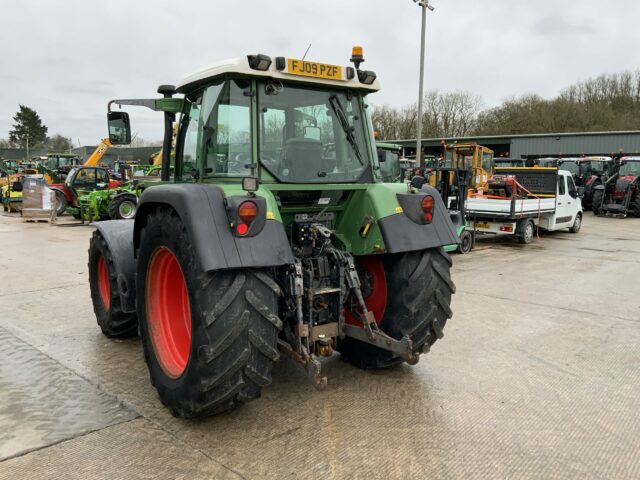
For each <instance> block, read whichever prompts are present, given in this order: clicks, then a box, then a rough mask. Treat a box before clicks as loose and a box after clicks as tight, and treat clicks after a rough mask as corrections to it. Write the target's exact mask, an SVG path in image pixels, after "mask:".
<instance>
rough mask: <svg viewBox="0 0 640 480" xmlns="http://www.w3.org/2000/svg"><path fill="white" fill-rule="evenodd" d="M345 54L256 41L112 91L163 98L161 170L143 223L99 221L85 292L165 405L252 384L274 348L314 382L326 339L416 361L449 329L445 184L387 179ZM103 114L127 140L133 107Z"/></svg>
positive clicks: (450, 234) (194, 406)
mask: <svg viewBox="0 0 640 480" xmlns="http://www.w3.org/2000/svg"><path fill="white" fill-rule="evenodd" d="M352 61H353V62H354V64H355V65H354V67H341V66H336V65H328V64H321V63H315V62H309V61H303V60H297V59H292V58H285V57H269V56H266V55H248V56H245V57H242V58H239V59H236V60H231V61H226V62H223V63H220V64H218V65H215V66H214V67H212V68H210V69H208V70H205V71H203V72H200V73H197V74H195V75H193V76H190V77H188V78H187V79H186V80H185V81H183V82H182V83H181V84H180V85H179V86H178V87H177V92H178V93H179V94H181V95H182V96H176V88H175V87H172V86H161V87H160V88H159V89H158V91H159V93H161V94H162V95H163V98H155V99H147V100H114V101H112V102H110V104H109V105H110V106H111V105H114V104H115V105H142V106H147V107H149V108H151V109H153V110H156V111H161V112H164V120H165V121H164V124H165V136H164V149H163V155H162V175H161V177H162V181H161V182H158V183H156V184H154V185H153V186H149V188H147V189H146V190H145V191H144V192H143V193H142V195H141V197H140V200H139V203H138V212H137V215H136V218H135V221H133V222H123V221H107V222H98V223H97V230H96V232H95V234H94V236H93V238H92V240H91V243H90V249H89V279H90V285H91V298H92V301H93V305H94V310H95V313H96V316H97V319H98V323H99V325H100V327H101V329H102V331H103V332H104V333H105V334H106V335H108V336H110V337H118V336H124V335H130V334H135V333H136V332H138V331H139V332H140V335H141V338H142V344H143V347H144V351H145V359H146V361H147V365H148V367H149V371H150V375H151V381H152V383H153V385H154V386H155V388H156V389H157V391H158V394H159V396H160V398H161V400H162V402H163V403H164V404H165V405H166V406H167V407H168V408H170V409H171V411H172V412H173V413H174V415H177V416H181V417H197V416H203V415H211V414H215V413H219V412H223V411H226V410H229V409H232V408H235V407H237V406H239V405H241V404H243V403H245V402H247V401H249V400H252V399H254V398H258V397H259V396H260V392H261V390H262V388H263V387H265V386H266V385H267V384H269V383H270V381H271V369H272V365H273V362H275V361H277V360H278V358H279V357H280V354H284V355H285V356H287V357H289V358H290V359H292V360H293V361H294V362H295V363H296V364H298V365H299V366H300V367H301V368H302V369H303V370H304V371H305V372H306V373H307V375H308V377H309V378H310V379H311V380H312V382H313V383H314V384H315V385H317V386H319V387H322V386H324V385H325V384H326V378H325V377H324V376H323V375H322V374H321V363H320V361H319V358H320V357H322V356H330V355H331V354H332V353H333V352H334V351H335V350H338V351H339V352H340V353H341V355H342V356H343V357H344V358H345V359H346V360H348V361H350V362H352V363H354V364H355V365H357V366H359V367H363V368H384V367H389V366H392V365H396V364H399V363H402V362H406V363H409V364H415V363H416V362H417V361H418V359H419V355H420V354H421V353H426V352H428V351H429V349H430V348H431V346H432V345H433V344H434V342H435V341H436V340H437V339H438V338H441V337H442V336H443V327H444V326H445V323H446V321H447V319H448V318H450V317H451V315H452V311H451V307H450V301H451V295H452V293H453V291H454V284H453V282H452V281H451V277H450V266H451V260H450V258H449V257H448V256H447V255H446V253H444V251H443V249H442V246H443V245H446V244H455V243H457V241H458V238H457V235H456V231H455V228H454V226H453V224H452V223H451V220H450V219H449V215H448V213H447V210H446V208H445V205H444V203H443V201H442V199H441V198H440V196H439V194H438V192H437V190H435V189H433V188H431V187H429V186H424V187H423V188H422V189H421V190H419V191H418V190H416V189H414V188H409V187H408V186H407V185H406V184H401V183H384V182H383V181H382V178H381V175H380V172H379V165H378V161H377V155H376V150H375V143H374V139H373V128H372V126H371V120H370V116H369V115H368V113H367V110H366V109H367V107H366V105H367V102H366V98H365V97H366V96H367V95H368V94H370V93H373V92H375V91H376V90H378V88H379V87H378V83H377V81H376V75H375V73H374V72H372V71H363V70H360V69H359V66H360V64H361V62H362V61H363V58H362V50H361V49H354V52H353V56H352ZM299 112H300V113H299ZM176 113H179V114H180V115H181V118H180V121H179V124H180V128H179V132H178V136H177V141H176V150H175V156H173V157H172V156H171V155H170V150H171V148H170V144H171V137H172V123H173V120H174V117H175V115H176ZM310 117H311V118H310ZM108 118H109V130H110V138H111V140H112V142H113V143H115V144H127V143H129V142H130V138H131V127H130V122H129V116H128V114H127V113H126V112H123V111H121V110H117V111H116V110H110V112H109V114H108ZM311 119H312V120H313V121H311ZM329 144H332V146H331V150H332V151H333V152H335V155H333V154H331V155H329V154H328V153H327V152H329V149H328V148H325V147H328V146H329ZM174 162H175V163H174ZM172 164H174V166H175V175H174V178H173V179H170V167H171V165H172Z"/></svg>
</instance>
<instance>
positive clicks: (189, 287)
mask: <svg viewBox="0 0 640 480" xmlns="http://www.w3.org/2000/svg"><path fill="white" fill-rule="evenodd" d="M137 285H138V292H137V293H138V296H137V310H138V316H139V319H140V335H141V337H142V344H143V348H144V355H145V360H146V362H147V366H148V367H149V373H150V377H151V382H152V384H153V385H154V386H155V387H156V389H157V391H158V395H159V396H160V399H161V400H162V403H163V404H164V405H166V406H167V407H168V408H169V409H170V410H171V412H172V413H173V415H175V416H177V417H183V418H194V417H203V416H208V415H214V414H217V413H221V412H224V411H227V410H231V409H233V408H236V407H238V406H240V405H242V404H243V403H245V402H247V401H250V400H253V399H255V398H258V397H259V396H260V393H261V389H262V387H264V386H266V385H268V384H269V383H271V369H272V366H273V363H274V362H275V361H277V360H278V358H279V353H278V349H277V340H278V332H279V331H280V329H281V328H282V321H281V320H280V319H279V318H278V297H279V296H280V294H281V291H280V287H279V286H278V284H277V283H276V282H275V281H274V280H273V278H272V277H271V276H270V275H269V273H268V271H266V270H257V269H256V270H254V269H237V270H221V271H215V272H205V271H203V270H202V269H201V268H200V263H199V261H198V259H197V257H196V252H195V249H194V247H193V245H192V243H191V240H190V238H189V235H188V233H187V230H186V228H185V225H184V224H183V222H182V220H181V219H180V217H179V216H178V215H177V214H176V213H175V212H174V211H173V210H171V209H167V208H160V209H158V210H156V211H155V212H153V213H151V214H150V215H149V217H147V219H146V224H145V226H144V228H143V229H142V232H141V237H140V250H139V255H138V264H137Z"/></svg>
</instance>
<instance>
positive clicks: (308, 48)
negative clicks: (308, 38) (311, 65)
mask: <svg viewBox="0 0 640 480" xmlns="http://www.w3.org/2000/svg"><path fill="white" fill-rule="evenodd" d="M311 45H313V43H310V44H309V46H308V47H307V49H306V50H305V52H304V55H303V56H302V60H304V59H305V58H306V57H307V53H309V50H310V49H311Z"/></svg>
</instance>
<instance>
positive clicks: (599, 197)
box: [591, 190, 604, 215]
mask: <svg viewBox="0 0 640 480" xmlns="http://www.w3.org/2000/svg"><path fill="white" fill-rule="evenodd" d="M603 199H604V190H594V192H593V198H592V199H591V210H593V214H594V215H600V212H601V211H602V201H603Z"/></svg>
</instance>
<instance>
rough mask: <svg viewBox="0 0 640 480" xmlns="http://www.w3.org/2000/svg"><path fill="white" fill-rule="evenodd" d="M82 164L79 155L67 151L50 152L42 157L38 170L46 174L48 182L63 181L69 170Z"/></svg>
mask: <svg viewBox="0 0 640 480" xmlns="http://www.w3.org/2000/svg"><path fill="white" fill-rule="evenodd" d="M81 164H82V160H81V159H80V157H78V156H77V155H73V154H67V153H48V154H47V155H45V156H43V157H40V164H39V166H38V171H39V172H40V173H42V174H43V175H44V176H45V179H46V180H47V183H49V184H52V183H63V182H64V181H65V179H66V177H67V175H68V174H69V171H70V170H71V169H72V168H74V167H78V166H80V165H81Z"/></svg>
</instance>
